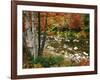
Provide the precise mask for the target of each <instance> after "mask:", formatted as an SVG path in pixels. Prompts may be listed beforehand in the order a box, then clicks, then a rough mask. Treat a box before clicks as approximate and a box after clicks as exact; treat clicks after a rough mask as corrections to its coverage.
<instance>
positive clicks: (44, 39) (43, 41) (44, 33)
mask: <svg viewBox="0 0 100 80" xmlns="http://www.w3.org/2000/svg"><path fill="white" fill-rule="evenodd" d="M46 28H47V13H46V15H45V29H44V32H43V40H42V44H41V53H43V49H44V46H45V41H46Z"/></svg>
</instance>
